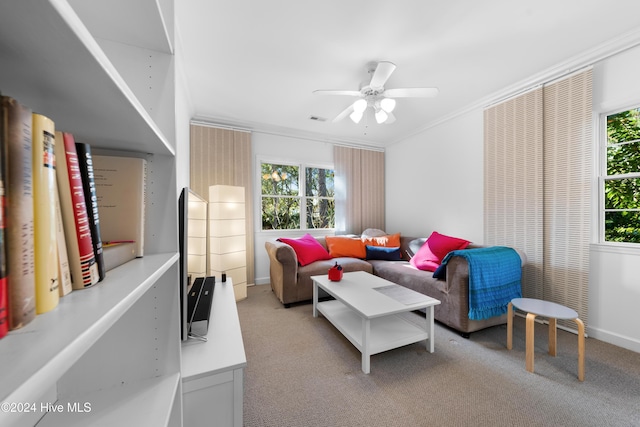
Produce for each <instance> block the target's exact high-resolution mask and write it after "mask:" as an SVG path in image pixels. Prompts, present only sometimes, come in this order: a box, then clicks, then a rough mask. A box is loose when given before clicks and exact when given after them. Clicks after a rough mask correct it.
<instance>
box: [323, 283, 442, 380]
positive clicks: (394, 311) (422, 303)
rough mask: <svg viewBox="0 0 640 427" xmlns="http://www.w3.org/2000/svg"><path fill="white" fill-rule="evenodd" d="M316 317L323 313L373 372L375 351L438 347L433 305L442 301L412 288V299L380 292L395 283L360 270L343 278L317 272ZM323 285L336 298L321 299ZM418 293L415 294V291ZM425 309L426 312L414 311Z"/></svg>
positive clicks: (428, 349)
mask: <svg viewBox="0 0 640 427" xmlns="http://www.w3.org/2000/svg"><path fill="white" fill-rule="evenodd" d="M311 279H312V280H313V317H318V313H321V314H322V315H323V316H324V317H325V318H326V319H327V320H329V321H330V322H331V324H333V325H334V326H335V327H336V329H338V330H339V331H340V332H341V333H342V334H343V335H344V336H345V337H346V338H347V339H348V340H349V341H350V342H351V343H352V344H353V345H354V346H355V347H356V349H358V351H360V352H361V353H362V371H363V372H364V373H366V374H368V373H369V372H370V368H371V366H370V357H371V355H373V354H377V353H381V352H383V351H387V350H391V349H394V348H398V347H402V346H405V345H408V344H412V343H415V342H419V341H426V343H425V344H426V348H427V351H429V352H430V353H433V351H434V336H433V334H434V326H433V320H434V319H433V307H434V306H436V305H438V304H440V301H438V300H437V299H434V298H430V297H428V296H426V295H422V294H418V293H416V292H414V291H412V290H410V289H406V288H403V289H399V291H401V293H405V296H406V293H407V292H408V293H410V294H411V295H409V296H410V297H411V298H410V300H411V301H410V302H407V303H405V302H401V301H399V300H397V299H394V298H393V297H391V296H388V295H385V294H384V293H382V292H379V291H378V289H379V288H382V287H394V286H398V285H395V284H393V283H391V282H389V281H387V280H385V279H382V278H380V277H377V276H374V275H372V274H369V273H366V272H362V271H358V272H350V273H345V274H344V276H343V278H342V280H341V281H340V282H332V281H330V280H329V279H328V277H327V275H322V276H313V277H311ZM319 289H322V290H324V291H325V292H327V293H328V294H329V295H331V296H332V297H333V298H335V299H333V300H328V301H322V302H320V301H318V294H319ZM412 293H414V294H415V295H413V294H412ZM420 309H425V312H426V316H425V317H424V318H423V317H421V316H418V315H416V314H415V313H413V311H415V310H420Z"/></svg>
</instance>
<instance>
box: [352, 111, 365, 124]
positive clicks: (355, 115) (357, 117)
mask: <svg viewBox="0 0 640 427" xmlns="http://www.w3.org/2000/svg"><path fill="white" fill-rule="evenodd" d="M349 117H350V118H351V120H353V122H354V123H360V120H362V112H358V111H354V112H353V113H351V114H350V115H349Z"/></svg>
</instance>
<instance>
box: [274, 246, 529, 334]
mask: <svg viewBox="0 0 640 427" xmlns="http://www.w3.org/2000/svg"><path fill="white" fill-rule="evenodd" d="M397 237H398V239H399V254H397V256H398V257H399V258H400V259H399V260H393V261H392V260H389V259H388V258H389V257H387V256H385V255H383V256H371V255H369V254H366V255H365V256H363V257H352V256H337V257H325V259H318V260H315V261H313V262H309V263H306V262H302V264H305V265H300V264H301V263H300V262H299V260H298V257H297V254H296V251H295V250H294V248H293V247H292V246H291V245H290V244H289V243H285V242H283V241H280V240H278V239H273V240H269V241H267V242H266V243H265V249H266V251H267V253H268V255H269V261H270V279H271V288H272V289H273V292H274V293H275V295H276V297H277V298H278V299H279V300H280V302H282V304H284V306H285V307H289V306H290V305H291V304H292V303H297V302H308V301H310V300H311V299H312V298H313V284H312V281H311V276H314V275H320V274H327V271H328V269H329V268H330V267H331V266H333V265H335V263H336V262H337V263H338V264H340V265H341V266H342V268H343V271H344V272H345V273H346V272H351V271H366V272H368V273H371V274H375V275H377V276H380V277H382V278H384V279H386V280H389V281H391V282H393V283H396V284H398V285H401V286H405V287H407V288H409V289H413V290H415V291H417V292H420V293H422V294H425V295H427V296H430V297H432V298H436V299H438V300H440V301H441V303H440V304H439V305H436V306H435V319H436V320H437V321H438V322H440V323H442V324H444V325H447V326H449V327H451V328H453V329H455V330H457V331H459V332H460V333H461V334H462V335H463V336H465V337H468V336H469V334H470V333H471V332H474V331H478V330H480V329H483V328H487V327H490V326H495V325H500V324H505V323H506V322H507V316H506V314H504V315H501V316H495V317H491V318H488V319H484V320H472V319H469V315H468V314H469V266H468V262H467V260H466V259H465V258H464V257H461V256H453V257H450V259H449V260H448V262H447V264H446V266H445V268H446V278H444V279H436V278H434V277H433V275H434V274H433V272H432V271H424V270H420V269H418V268H416V267H414V266H413V265H412V264H411V263H410V262H409V259H410V257H411V256H413V255H414V254H415V253H416V252H417V250H418V248H419V247H420V245H422V244H423V243H424V242H425V240H426V239H424V238H422V239H421V238H416V237H409V236H399V235H397ZM327 239H331V237H327V238H324V237H319V238H316V240H317V241H318V243H320V245H322V247H323V248H325V250H327V248H328V246H327ZM367 247H368V246H367ZM478 247H480V246H478V245H473V244H469V246H468V247H467V248H468V249H471V248H478ZM327 252H329V251H328V250H327ZM518 254H519V255H520V257H521V260H522V262H521V265H524V262H525V258H524V255H523V254H521V253H520V252H519V253H518ZM334 255H341V254H340V253H337V254H336V253H334ZM367 255H369V256H367ZM372 258H383V259H372Z"/></svg>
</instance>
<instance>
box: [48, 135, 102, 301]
mask: <svg viewBox="0 0 640 427" xmlns="http://www.w3.org/2000/svg"><path fill="white" fill-rule="evenodd" d="M56 160H57V168H56V175H57V182H58V192H59V194H60V209H61V211H62V220H63V224H64V235H65V239H66V243H67V253H68V255H69V264H70V265H71V282H72V283H73V289H83V288H86V287H89V286H92V285H95V284H96V283H98V278H99V276H98V265H97V263H96V258H95V254H94V251H93V240H92V237H91V227H90V223H89V216H88V213H87V205H86V201H85V196H84V189H83V187H82V174H81V173H80V166H79V160H78V153H77V151H76V144H75V140H74V138H73V135H72V134H71V133H67V132H56Z"/></svg>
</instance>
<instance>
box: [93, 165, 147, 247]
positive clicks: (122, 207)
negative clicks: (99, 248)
mask: <svg viewBox="0 0 640 427" xmlns="http://www.w3.org/2000/svg"><path fill="white" fill-rule="evenodd" d="M93 166H94V174H95V181H96V191H97V192H98V206H99V208H100V219H101V228H100V229H101V231H102V239H103V240H104V241H123V240H133V241H135V242H136V256H137V257H141V256H143V255H144V224H145V219H144V217H145V204H146V201H145V186H146V176H147V161H146V160H145V159H141V158H137V157H119V156H101V155H96V156H93Z"/></svg>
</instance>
